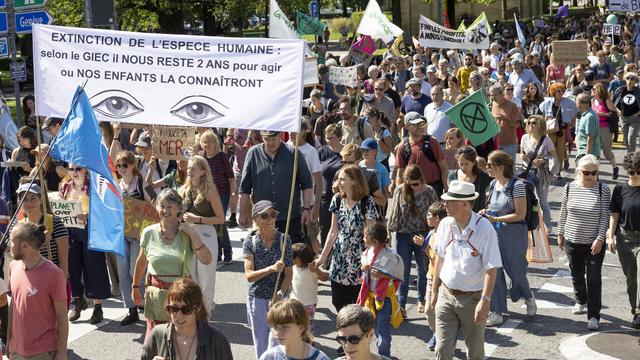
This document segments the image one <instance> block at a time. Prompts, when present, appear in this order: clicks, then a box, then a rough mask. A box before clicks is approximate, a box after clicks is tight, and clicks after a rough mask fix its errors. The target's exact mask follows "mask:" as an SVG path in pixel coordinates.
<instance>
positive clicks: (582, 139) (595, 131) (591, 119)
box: [576, 109, 600, 157]
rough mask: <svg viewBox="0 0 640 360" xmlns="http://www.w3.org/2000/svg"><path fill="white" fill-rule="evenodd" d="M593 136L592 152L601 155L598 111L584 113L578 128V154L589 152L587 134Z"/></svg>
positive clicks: (597, 155)
mask: <svg viewBox="0 0 640 360" xmlns="http://www.w3.org/2000/svg"><path fill="white" fill-rule="evenodd" d="M589 135H590V136H593V137H594V139H593V147H592V148H591V154H593V155H595V156H596V157H600V121H599V120H598V116H596V113H595V112H594V111H593V110H591V109H589V111H587V112H584V113H582V116H580V119H579V120H578V126H577V128H576V144H578V154H586V153H587V136H589Z"/></svg>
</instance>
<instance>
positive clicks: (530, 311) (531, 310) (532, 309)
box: [524, 293, 538, 316]
mask: <svg viewBox="0 0 640 360" xmlns="http://www.w3.org/2000/svg"><path fill="white" fill-rule="evenodd" d="M524 304H525V305H527V316H536V313H537V312H538V305H536V298H535V296H533V293H531V297H530V298H529V299H525V300H524Z"/></svg>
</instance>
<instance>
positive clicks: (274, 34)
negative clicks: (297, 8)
mask: <svg viewBox="0 0 640 360" xmlns="http://www.w3.org/2000/svg"><path fill="white" fill-rule="evenodd" d="M269 37H270V38H278V39H297V38H298V33H297V32H296V28H295V27H294V26H293V23H292V22H291V21H289V19H288V18H287V15H285V14H284V13H283V12H282V10H281V9H280V6H279V5H278V3H277V2H276V0H270V1H269Z"/></svg>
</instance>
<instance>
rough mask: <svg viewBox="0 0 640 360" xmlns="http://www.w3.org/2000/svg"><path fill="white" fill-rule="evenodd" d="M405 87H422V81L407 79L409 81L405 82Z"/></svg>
mask: <svg viewBox="0 0 640 360" xmlns="http://www.w3.org/2000/svg"><path fill="white" fill-rule="evenodd" d="M406 85H407V86H411V85H422V80H420V79H418V78H411V79H409V81H407V84H406Z"/></svg>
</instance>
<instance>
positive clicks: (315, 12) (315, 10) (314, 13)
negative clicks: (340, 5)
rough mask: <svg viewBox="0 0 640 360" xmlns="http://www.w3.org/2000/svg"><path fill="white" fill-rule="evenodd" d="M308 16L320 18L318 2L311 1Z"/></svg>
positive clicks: (316, 0)
mask: <svg viewBox="0 0 640 360" xmlns="http://www.w3.org/2000/svg"><path fill="white" fill-rule="evenodd" d="M309 15H311V17H314V18H316V19H319V18H320V4H319V3H318V0H311V2H310V3H309Z"/></svg>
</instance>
